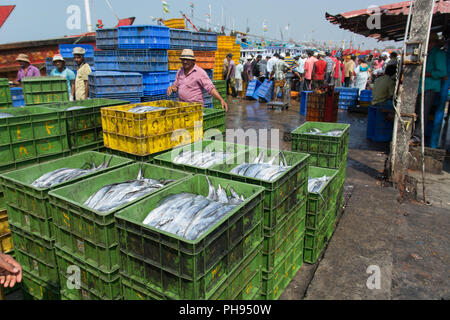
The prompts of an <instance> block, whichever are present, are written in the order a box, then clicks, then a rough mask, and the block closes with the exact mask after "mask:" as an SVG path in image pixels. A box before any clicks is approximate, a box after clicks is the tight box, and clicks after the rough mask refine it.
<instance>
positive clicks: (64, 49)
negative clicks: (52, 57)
mask: <svg viewBox="0 0 450 320" xmlns="http://www.w3.org/2000/svg"><path fill="white" fill-rule="evenodd" d="M78 47H81V48H83V49H84V50H86V53H85V54H84V57H85V58H94V46H92V45H90V44H60V45H59V53H60V54H61V56H62V57H63V58H64V59H66V58H73V49H74V48H78Z"/></svg>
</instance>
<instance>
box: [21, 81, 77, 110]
mask: <svg viewBox="0 0 450 320" xmlns="http://www.w3.org/2000/svg"><path fill="white" fill-rule="evenodd" d="M22 88H23V93H24V97H25V104H26V105H27V106H28V105H37V104H45V103H53V102H64V101H69V91H68V86H67V80H66V79H65V78H62V77H28V78H24V79H23V80H22Z"/></svg>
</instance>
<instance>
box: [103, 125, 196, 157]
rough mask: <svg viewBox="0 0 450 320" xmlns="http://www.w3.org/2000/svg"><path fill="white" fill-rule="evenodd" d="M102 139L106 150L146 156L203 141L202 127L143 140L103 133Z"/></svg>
mask: <svg viewBox="0 0 450 320" xmlns="http://www.w3.org/2000/svg"><path fill="white" fill-rule="evenodd" d="M103 138H104V143H105V146H106V147H107V148H110V149H114V150H119V151H123V152H126V153H129V154H134V155H138V156H148V155H151V154H155V153H158V152H162V151H167V150H170V149H173V148H175V147H178V146H182V145H187V144H191V143H194V142H197V141H201V140H203V125H201V126H198V127H194V128H187V129H184V130H177V131H174V132H169V133H165V134H161V135H157V136H151V137H145V138H135V137H128V136H123V135H118V134H115V133H109V132H103Z"/></svg>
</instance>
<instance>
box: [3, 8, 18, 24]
mask: <svg viewBox="0 0 450 320" xmlns="http://www.w3.org/2000/svg"><path fill="white" fill-rule="evenodd" d="M15 7H16V6H0V28H1V27H2V26H3V24H4V23H5V21H6V19H8V17H9V15H10V14H11V12H12V11H13V10H14V8H15Z"/></svg>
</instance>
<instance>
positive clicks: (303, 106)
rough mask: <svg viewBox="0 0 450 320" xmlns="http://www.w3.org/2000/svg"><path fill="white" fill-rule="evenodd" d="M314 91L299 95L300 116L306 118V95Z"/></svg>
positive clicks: (303, 92)
mask: <svg viewBox="0 0 450 320" xmlns="http://www.w3.org/2000/svg"><path fill="white" fill-rule="evenodd" d="M312 92H314V91H302V92H301V93H300V114H301V115H302V116H305V117H306V113H307V111H308V95H309V94H310V93H312Z"/></svg>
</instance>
